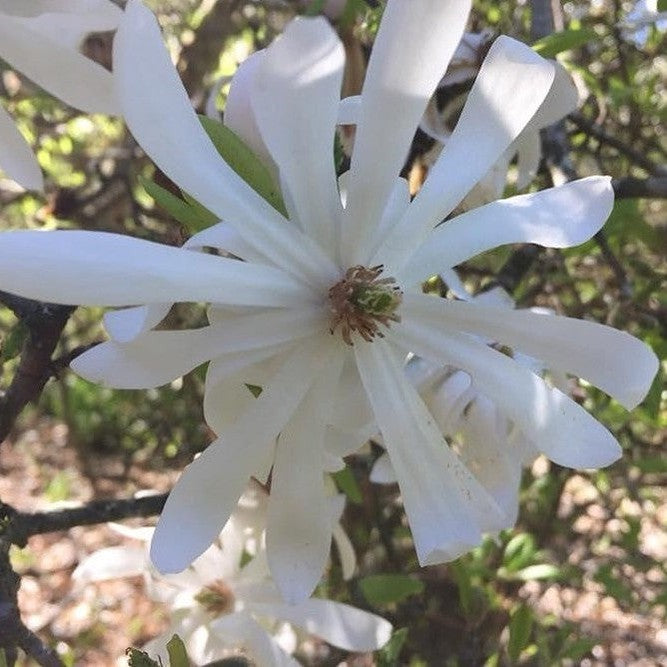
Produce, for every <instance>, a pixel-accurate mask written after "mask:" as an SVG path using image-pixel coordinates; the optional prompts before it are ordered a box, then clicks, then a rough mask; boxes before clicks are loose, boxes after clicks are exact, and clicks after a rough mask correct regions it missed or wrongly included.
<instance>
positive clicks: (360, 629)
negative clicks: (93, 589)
mask: <svg viewBox="0 0 667 667" xmlns="http://www.w3.org/2000/svg"><path fill="white" fill-rule="evenodd" d="M266 510H267V496H266V493H265V492H264V490H263V489H262V488H261V487H260V486H259V485H258V484H253V485H251V486H250V487H249V488H248V490H247V491H246V492H245V493H244V494H243V496H242V497H241V499H240V502H239V506H238V508H237V509H236V510H235V511H234V513H233V514H232V515H231V517H230V520H229V522H228V523H227V524H226V525H225V527H224V528H223V530H222V533H221V534H220V536H219V537H218V539H217V540H216V541H215V543H214V544H213V545H212V546H211V547H209V548H208V549H207V550H206V551H205V552H204V553H203V554H202V555H201V556H199V558H197V559H196V560H195V561H194V562H193V563H192V565H191V566H190V567H189V568H187V570H185V572H183V573H181V574H177V575H161V574H160V573H158V572H157V571H156V570H155V568H154V567H152V565H151V563H150V559H149V555H148V542H149V541H150V539H151V536H152V533H153V529H152V528H127V527H123V526H118V525H115V526H114V530H115V531H116V532H118V533H120V534H122V535H124V536H125V537H130V538H133V539H136V540H139V541H141V542H143V544H142V545H137V546H117V547H109V548H107V549H100V550H99V551H96V552H95V553H93V554H91V555H90V556H88V557H87V558H85V559H84V560H83V561H82V562H81V563H80V564H79V566H78V567H77V568H76V569H75V571H74V573H73V574H72V577H73V579H74V581H75V582H76V585H77V586H78V587H81V586H83V585H85V584H88V583H93V582H98V581H104V580H107V579H113V578H118V577H130V576H137V575H143V577H144V581H145V585H146V591H147V593H148V595H149V596H150V598H151V599H153V600H155V601H157V602H160V603H162V604H164V605H166V606H167V607H168V609H169V621H170V623H169V628H168V629H167V630H166V631H165V632H164V633H163V634H161V635H160V636H159V637H156V638H155V639H153V640H152V641H151V642H149V644H148V645H146V646H145V647H144V649H145V650H146V651H147V652H148V653H149V654H151V655H155V654H157V655H160V657H162V658H164V659H165V664H167V662H168V661H167V660H166V649H165V647H166V644H167V642H168V641H169V639H170V638H171V637H172V636H173V635H174V634H177V635H179V637H181V639H183V641H184V643H185V645H186V647H187V650H188V654H189V656H190V658H191V659H192V660H193V661H194V662H195V663H196V664H204V663H207V662H210V661H213V660H217V659H221V658H223V657H227V656H229V655H232V654H236V653H238V651H239V650H240V651H243V652H244V653H245V654H246V655H248V657H249V658H251V659H252V660H254V661H256V663H257V664H258V665H262V666H263V667H274V666H275V667H283V666H287V665H290V666H293V665H298V664H299V663H298V662H297V661H296V660H295V659H294V658H292V657H291V655H290V654H291V653H293V652H294V651H295V649H296V648H297V646H298V645H299V644H300V642H301V641H303V640H305V639H307V637H308V636H309V635H314V636H316V637H320V638H321V639H324V640H325V641H327V642H329V643H330V644H332V645H334V646H337V647H339V648H342V649H344V650H348V651H374V650H377V649H379V648H381V647H382V646H383V645H384V644H385V643H386V642H387V640H388V639H389V637H390V635H391V625H390V624H389V623H388V622H387V621H385V620H384V619H382V618H380V617H379V616H376V615H375V614H371V613H369V612H366V611H362V610H360V609H356V608H354V607H351V606H349V605H346V604H341V603H339V602H333V601H331V600H323V599H319V598H311V599H309V600H305V601H303V602H301V603H299V604H297V605H288V604H285V602H284V601H283V600H282V598H281V596H280V593H279V591H278V589H277V588H276V586H275V584H274V583H273V581H272V580H271V577H270V574H269V569H268V564H267V562H266V551H265V548H264V544H263V532H264V528H265V522H266ZM336 520H337V517H336ZM245 560H247V562H244V561H245ZM242 562H243V563H244V564H243V565H242Z"/></svg>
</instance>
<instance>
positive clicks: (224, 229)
mask: <svg viewBox="0 0 667 667" xmlns="http://www.w3.org/2000/svg"><path fill="white" fill-rule="evenodd" d="M207 247H208V248H217V249H218V250H224V251H225V252H227V253H231V254H232V255H236V256H237V257H241V258H243V259H244V260H245V261H246V262H254V263H256V264H266V263H267V261H266V258H264V257H263V256H262V255H261V253H258V252H257V251H256V250H255V249H254V248H253V246H252V245H250V244H249V243H247V242H246V241H244V240H243V237H242V236H241V235H240V234H239V233H238V232H237V231H236V229H234V227H233V226H232V225H230V224H229V223H228V222H219V223H217V224H215V225H211V227H207V228H206V229H202V231H201V232H197V233H196V234H194V235H193V236H191V237H190V238H189V239H188V240H187V241H186V242H185V243H184V244H183V248H188V249H189V250H201V249H202V248H207Z"/></svg>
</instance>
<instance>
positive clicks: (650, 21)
mask: <svg viewBox="0 0 667 667" xmlns="http://www.w3.org/2000/svg"><path fill="white" fill-rule="evenodd" d="M618 25H619V27H620V28H621V35H623V39H625V40H626V41H628V42H633V43H634V44H635V46H637V47H638V48H641V47H642V46H644V45H645V44H646V41H647V40H648V36H649V30H650V29H651V25H655V27H656V28H657V29H658V30H659V31H660V32H664V31H665V30H667V12H665V11H662V12H659V11H658V0H637V2H635V4H634V7H633V8H632V10H631V11H630V12H628V14H627V15H626V16H625V18H624V19H623V20H622V21H621V22H620V23H619V24H618Z"/></svg>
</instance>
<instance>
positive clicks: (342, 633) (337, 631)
mask: <svg viewBox="0 0 667 667" xmlns="http://www.w3.org/2000/svg"><path fill="white" fill-rule="evenodd" d="M252 608H253V611H254V612H255V613H257V614H262V615H266V616H271V617H273V618H278V619H281V620H284V621H288V622H289V623H292V624H293V625H296V626H298V627H299V628H302V629H303V630H305V631H306V632H308V633H309V634H311V635H315V636H317V637H321V638H322V639H324V640H325V641H326V642H328V643H329V644H331V645H332V646H337V647H338V648H342V649H344V650H346V651H359V652H366V651H376V650H377V649H379V648H381V647H382V646H384V645H385V644H386V643H387V642H388V641H389V638H390V637H391V631H392V627H391V623H389V621H385V619H384V618H381V617H380V616H376V615H375V614H371V613H369V612H367V611H363V610H361V609H357V608H355V607H351V606H350V605H347V604H342V603H340V602H333V601H331V600H320V599H318V598H311V599H310V600H305V601H303V602H301V603H300V604H298V605H285V604H283V605H280V604H273V605H270V604H263V605H258V604H254V605H253V606H252Z"/></svg>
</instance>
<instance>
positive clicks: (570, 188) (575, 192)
mask: <svg viewBox="0 0 667 667" xmlns="http://www.w3.org/2000/svg"><path fill="white" fill-rule="evenodd" d="M413 203H414V202H413ZM613 205H614V191H613V190H612V187H611V179H610V178H609V177H608V176H590V177H588V178H582V179H580V180H578V181H572V182H571V183H566V184H565V185H560V186H558V187H556V188H549V189H548V190H542V191H540V192H534V193H531V194H527V195H518V196H517V197H510V198H509V199H504V200H501V201H495V202H492V203H491V204H487V205H486V206H481V207H480V208H476V209H473V210H472V211H468V212H467V213H464V214H462V215H459V216H457V217H456V218H454V219H452V220H448V221H446V222H444V223H443V224H442V225H439V226H438V227H436V229H435V230H434V231H433V232H432V233H431V234H430V235H429V236H428V238H427V240H426V242H425V243H424V244H423V245H422V246H421V247H420V248H419V250H417V252H416V253H415V254H414V255H413V256H412V257H411V258H410V261H409V263H408V265H407V266H406V267H405V269H404V270H403V271H402V272H401V273H400V275H401V277H402V278H403V279H404V280H407V281H409V282H413V283H417V282H421V281H423V280H425V279H426V278H428V277H429V276H431V275H434V274H436V273H438V271H439V270H440V269H441V268H451V267H452V266H456V265H457V264H460V263H461V262H463V261H465V260H467V259H470V258H471V257H474V256H475V255H477V254H479V253H481V252H484V251H485V250H490V249H492V248H496V247H497V246H500V245H505V244H507V243H537V244H538V245H543V246H546V247H549V248H568V247H571V246H575V245H579V244H580V243H583V242H584V241H587V240H588V239H589V238H591V236H593V234H595V233H596V232H597V231H598V230H599V229H600V228H601V227H602V225H603V224H604V222H605V220H606V219H607V217H609V214H610V213H611V209H612V207H613Z"/></svg>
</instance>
